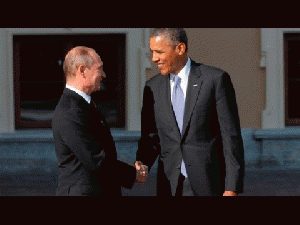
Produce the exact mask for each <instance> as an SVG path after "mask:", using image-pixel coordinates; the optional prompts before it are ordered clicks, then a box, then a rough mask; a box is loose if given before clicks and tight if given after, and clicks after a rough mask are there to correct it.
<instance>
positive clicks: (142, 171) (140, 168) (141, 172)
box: [134, 161, 148, 184]
mask: <svg viewBox="0 0 300 225" xmlns="http://www.w3.org/2000/svg"><path fill="white" fill-rule="evenodd" d="M134 165H135V168H136V171H137V176H136V181H137V182H138V183H142V184H143V183H145V181H146V179H147V177H148V166H146V165H144V164H143V163H142V162H140V161H136V162H135V164H134Z"/></svg>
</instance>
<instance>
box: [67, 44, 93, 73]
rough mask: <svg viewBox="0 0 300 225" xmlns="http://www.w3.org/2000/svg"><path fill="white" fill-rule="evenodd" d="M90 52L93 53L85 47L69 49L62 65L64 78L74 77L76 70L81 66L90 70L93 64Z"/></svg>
mask: <svg viewBox="0 0 300 225" xmlns="http://www.w3.org/2000/svg"><path fill="white" fill-rule="evenodd" d="M92 52H95V50H94V49H92V48H88V47H85V46H77V47H75V48H73V49H71V50H70V51H69V52H68V54H67V55H66V57H65V61H64V64H63V70H64V73H65V76H66V78H68V77H73V76H75V72H76V70H77V69H78V67H79V66H81V65H83V66H86V67H88V68H91V66H92V65H93V63H94V62H93V59H92V56H91V53H92Z"/></svg>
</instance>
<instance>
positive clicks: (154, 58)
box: [152, 54, 159, 62]
mask: <svg viewBox="0 0 300 225" xmlns="http://www.w3.org/2000/svg"><path fill="white" fill-rule="evenodd" d="M158 60H159V58H158V57H157V56H156V54H153V55H152V61H153V62H158Z"/></svg>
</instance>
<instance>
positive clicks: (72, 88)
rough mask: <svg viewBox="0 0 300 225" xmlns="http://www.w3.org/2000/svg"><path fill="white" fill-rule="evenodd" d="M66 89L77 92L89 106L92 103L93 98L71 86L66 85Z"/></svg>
mask: <svg viewBox="0 0 300 225" xmlns="http://www.w3.org/2000/svg"><path fill="white" fill-rule="evenodd" d="M66 88H68V89H70V90H72V91H75V92H76V93H77V94H79V95H80V96H81V97H83V98H84V99H85V100H86V101H87V102H88V103H89V104H90V103H91V96H89V95H88V94H86V93H84V92H82V91H80V90H78V89H76V88H74V87H72V86H70V85H68V84H67V85H66Z"/></svg>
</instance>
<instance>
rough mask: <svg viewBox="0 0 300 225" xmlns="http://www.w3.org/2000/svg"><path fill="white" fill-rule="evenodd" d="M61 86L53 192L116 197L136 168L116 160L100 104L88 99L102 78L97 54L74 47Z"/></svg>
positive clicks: (129, 182)
mask: <svg viewBox="0 0 300 225" xmlns="http://www.w3.org/2000/svg"><path fill="white" fill-rule="evenodd" d="M63 68H64V72H65V76H66V88H65V90H64V92H63V95H62V97H61V99H60V101H59V103H58V105H57V107H56V109H55V112H54V116H53V120H52V129H53V135H54V140H55V150H56V156H57V160H58V167H59V171H60V175H59V181H58V187H57V192H56V195H58V196H121V186H124V187H126V188H131V187H132V186H133V184H134V182H135V180H136V169H135V168H134V166H129V165H128V164H126V163H123V162H121V161H118V160H117V152H116V148H115V144H114V141H113V138H112V135H111V133H110V129H109V127H108V126H107V124H106V122H105V119H104V118H103V117H102V115H101V113H100V111H99V104H98V103H97V102H96V100H94V99H92V97H91V95H92V93H93V92H95V91H98V90H100V85H101V81H102V80H103V79H104V78H105V76H106V75H105V73H104V71H103V62H102V61H101V58H100V57H99V55H98V54H97V53H96V52H95V51H94V50H93V49H90V48H87V47H81V46H78V47H75V48H73V49H72V50H71V51H69V52H68V54H67V55H66V58H65V61H64V66H63Z"/></svg>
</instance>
